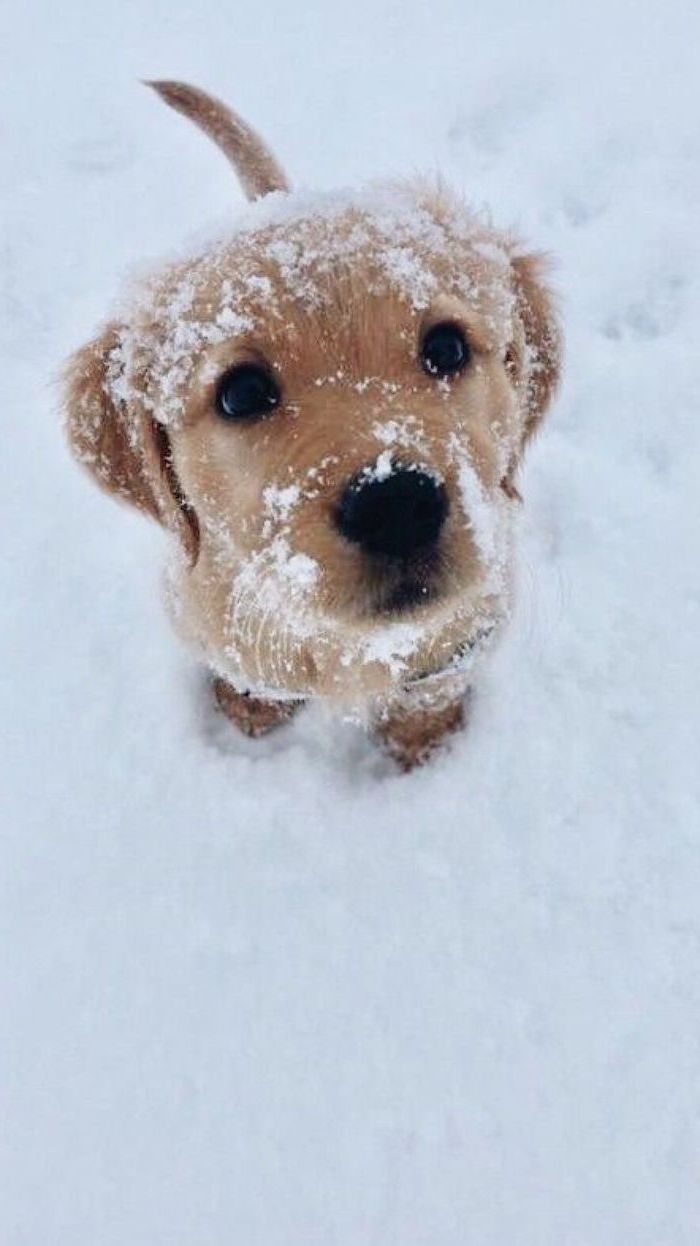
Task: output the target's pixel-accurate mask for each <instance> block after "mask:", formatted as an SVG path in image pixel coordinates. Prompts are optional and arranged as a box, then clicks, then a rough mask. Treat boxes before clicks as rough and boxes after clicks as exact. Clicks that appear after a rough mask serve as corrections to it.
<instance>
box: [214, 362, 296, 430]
mask: <svg viewBox="0 0 700 1246" xmlns="http://www.w3.org/2000/svg"><path fill="white" fill-rule="evenodd" d="M279 401H280V391H279V388H278V385H277V382H276V381H275V379H274V377H273V376H271V375H270V373H269V372H267V371H266V370H265V368H261V367H259V366H258V364H255V363H242V364H239V365H238V367H236V368H231V370H230V371H229V372H226V373H224V375H223V376H222V378H221V380H220V381H219V384H218V387H217V390H216V409H217V411H218V413H219V415H220V416H221V417H222V419H224V420H241V421H247V420H259V419H262V418H263V417H264V416H266V415H269V414H270V412H271V411H273V410H274V408H275V407H276V406H278V405H279Z"/></svg>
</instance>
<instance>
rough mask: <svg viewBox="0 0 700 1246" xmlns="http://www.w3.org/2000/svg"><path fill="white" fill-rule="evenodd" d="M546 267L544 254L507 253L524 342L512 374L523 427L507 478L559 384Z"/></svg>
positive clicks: (558, 332) (554, 323)
mask: <svg viewBox="0 0 700 1246" xmlns="http://www.w3.org/2000/svg"><path fill="white" fill-rule="evenodd" d="M547 268H548V264H547V259H546V257H545V256H542V255H537V254H531V255H523V254H521V253H513V254H512V255H511V271H512V274H513V288H514V292H515V309H516V315H517V316H518V319H519V320H520V324H521V326H522V332H523V338H524V344H525V349H524V358H523V359H522V360H521V361H520V366H519V367H517V375H516V384H517V385H518V387H519V388H521V391H522V402H523V415H524V426H523V434H522V440H521V443H520V448H519V451H518V453H517V454H516V456H515V457H516V461H515V462H514V463H513V465H512V468H511V470H510V471H509V473H508V479H510V477H511V475H512V473H513V471H514V470H515V468H516V467H517V463H518V462H519V460H520V458H521V457H522V453H523V450H524V448H525V446H526V444H527V442H528V441H529V440H530V438H531V437H532V435H533V433H534V432H535V431H536V429H537V428H538V426H539V424H540V423H541V421H542V419H543V417H544V415H545V412H546V411H547V408H548V407H549V404H550V402H551V401H552V398H553V397H554V393H555V391H556V388H557V385H558V383H559V372H560V366H561V348H562V339H561V330H560V327H559V319H558V316H557V311H556V306H555V300H554V295H553V293H552V290H551V289H550V287H549V284H548V282H547Z"/></svg>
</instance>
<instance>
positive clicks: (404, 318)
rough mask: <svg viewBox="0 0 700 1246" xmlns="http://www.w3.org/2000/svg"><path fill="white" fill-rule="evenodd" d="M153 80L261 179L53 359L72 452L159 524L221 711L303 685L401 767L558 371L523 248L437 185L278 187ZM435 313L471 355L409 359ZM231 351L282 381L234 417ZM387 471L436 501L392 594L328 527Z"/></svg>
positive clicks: (200, 109) (471, 647)
mask: <svg viewBox="0 0 700 1246" xmlns="http://www.w3.org/2000/svg"><path fill="white" fill-rule="evenodd" d="M156 86H157V89H158V90H159V92H160V94H161V95H162V96H163V97H164V98H165V99H166V100H167V102H168V103H170V104H172V105H173V106H174V107H176V108H178V109H179V111H181V112H185V113H186V114H187V115H189V116H191V117H192V118H193V119H194V120H195V121H196V122H197V124H199V125H200V126H201V127H202V128H203V129H205V130H206V131H207V132H208V133H209V134H210V135H212V136H213V137H214V139H215V141H216V142H217V143H218V144H219V145H220V146H221V147H222V148H223V149H224V150H225V151H227V153H228V154H229V156H230V157H231V158H232V159H233V160H234V162H235V163H236V164H237V167H238V169H239V173H241V176H242V180H243V183H244V185H245V186H246V188H247V191H248V194H249V197H251V198H255V197H258V196H261V195H263V194H265V193H266V192H267V191H269V190H275V189H277V190H279V191H280V192H282V193H280V194H278V195H274V196H273V199H272V200H266V201H265V202H264V203H263V204H261V205H260V206H259V207H258V206H257V205H256V209H254V210H253V211H252V214H251V215H250V217H249V218H248V219H245V218H244V219H243V221H242V222H241V224H240V225H239V226H238V227H237V228H236V229H234V230H233V231H232V233H231V235H230V236H229V237H228V238H225V239H223V240H217V241H216V242H213V243H212V244H211V245H210V246H208V247H206V248H204V249H203V250H202V251H200V252H199V253H198V254H196V255H194V256H192V257H190V258H187V259H185V260H183V261H180V262H177V263H174V264H171V265H169V266H167V267H165V268H164V269H162V270H161V271H159V272H157V273H155V274H154V275H153V276H151V277H150V278H148V279H147V280H146V281H145V282H143V283H142V285H141V286H140V288H139V289H138V290H137V291H135V292H134V294H133V295H132V298H131V301H130V304H129V306H128V309H127V311H126V312H125V313H124V314H123V315H121V316H119V317H116V318H114V319H113V320H112V321H111V322H110V323H109V324H108V326H107V327H106V328H105V329H104V330H103V331H102V332H101V333H100V334H99V336H98V337H97V338H96V339H95V340H94V341H93V342H91V343H89V344H88V345H87V346H86V347H84V348H83V349H82V350H81V351H79V352H78V353H77V354H76V355H75V356H74V357H73V359H72V360H71V361H70V364H69V367H68V371H67V391H66V392H67V400H66V406H67V414H68V434H69V438H70V441H71V445H72V447H73V449H74V451H75V453H76V455H77V457H78V459H79V460H80V461H81V462H82V463H83V464H84V465H85V466H86V467H87V468H88V469H89V470H90V472H91V473H92V474H93V476H94V477H95V478H96V479H97V481H98V482H99V483H100V484H101V485H102V486H103V487H104V488H106V489H107V490H109V491H111V492H113V493H116V494H117V495H118V496H120V497H122V498H124V499H125V500H127V501H129V502H131V503H132V504H133V505H135V506H137V507H139V508H140V509H141V510H142V511H144V512H146V513H147V514H150V515H151V516H152V517H153V518H155V519H157V520H158V521H159V522H160V523H161V524H163V525H164V526H165V527H166V528H168V529H169V531H170V532H172V533H173V535H174V536H175V537H176V539H177V546H178V548H179V549H180V551H181V555H180V557H179V559H177V560H176V563H175V565H174V567H173V570H172V573H171V578H170V584H171V591H170V598H171V603H172V608H173V609H172V612H173V617H174V619H175V622H176V625H177V627H178V629H179V631H180V632H181V634H182V635H183V636H185V637H186V639H187V640H188V641H189V642H190V643H192V644H193V645H194V646H195V647H196V648H197V649H198V651H199V652H200V654H201V655H202V656H203V658H204V660H205V661H206V662H207V663H208V665H209V666H210V668H211V669H212V671H213V672H214V673H215V674H216V676H217V678H218V680H219V681H220V683H219V685H218V687H219V692H218V699H219V702H220V704H221V703H225V708H226V712H228V713H229V715H230V716H231V717H233V718H234V719H236V718H237V715H238V718H239V721H240V722H241V725H242V726H243V727H244V729H248V728H246V726H245V723H246V722H248V721H249V719H250V714H249V710H250V704H251V703H257V704H260V702H261V701H262V702H267V703H268V704H269V705H270V706H271V707H272V706H274V704H275V703H280V702H283V701H291V702H295V701H299V700H302V699H304V698H307V697H309V696H323V697H325V698H329V699H332V700H334V701H336V702H337V703H339V704H342V705H345V706H351V707H353V708H355V709H359V710H360V711H361V712H364V713H365V714H369V715H370V716H371V717H373V718H374V719H375V720H376V721H378V722H380V723H381V734H382V735H383V736H384V738H386V739H389V738H390V737H392V729H391V724H392V723H394V724H395V726H394V730H393V738H395V739H396V740H398V741H399V743H398V744H397V747H396V749H395V750H394V751H395V752H396V753H397V755H398V753H401V760H402V764H404V765H407V764H411V763H412V761H413V762H414V761H418V760H421V759H422V758H423V756H424V755H425V754H427V753H428V752H429V751H430V748H431V746H432V743H433V742H434V737H435V738H437V737H438V736H439V735H440V734H442V733H444V732H445V731H447V730H451V729H454V728H455V726H456V725H457V724H458V723H459V722H460V721H461V714H460V712H459V711H458V709H456V708H453V710H450V709H449V704H452V706H453V707H454V706H457V705H458V704H459V700H460V697H461V696H462V694H463V692H464V689H465V687H466V686H467V684H468V682H469V678H470V676H469V674H468V672H469V668H470V665H471V664H472V662H473V660H474V659H475V657H476V654H477V652H478V650H479V648H480V645H481V642H482V640H483V639H484V638H485V637H486V636H487V635H489V634H490V633H491V632H492V631H493V630H494V629H495V628H496V627H497V626H498V624H499V623H500V622H501V620H502V618H503V617H504V615H505V614H506V612H507V606H508V597H509V580H510V568H511V562H512V553H511V546H510V528H511V513H512V508H513V505H514V499H516V498H517V496H518V494H517V488H516V486H515V482H514V477H515V474H516V472H517V469H518V466H519V464H520V462H521V459H522V454H523V450H524V447H525V445H526V443H527V441H528V440H529V438H530V437H531V436H532V434H533V432H534V431H535V429H536V427H537V426H538V424H539V422H540V420H541V419H542V417H543V414H544V412H545V410H546V408H547V406H548V404H549V402H550V400H551V397H552V393H553V391H554V388H555V386H556V382H557V378H558V369H559V330H558V326H557V321H556V317H555V314H554V311H553V308H552V298H551V294H550V291H549V289H548V286H547V282H546V275H545V265H544V261H543V260H542V258H541V257H540V256H538V255H532V254H529V253H527V252H525V251H524V250H523V249H522V247H521V246H520V245H519V244H518V243H517V241H516V240H515V239H513V238H511V237H509V236H504V235H501V234H498V233H497V232H496V231H494V230H493V229H492V228H491V227H490V226H488V225H487V224H484V222H483V221H480V220H479V219H478V218H476V217H474V216H473V215H472V214H470V212H469V211H468V209H467V208H466V207H465V205H463V204H462V203H461V202H460V201H459V200H458V199H456V198H455V197H453V196H451V195H450V194H448V193H447V192H446V191H445V190H444V189H443V188H441V187H430V186H427V185H425V184H422V183H417V184H409V185H407V186H400V187H388V188H383V189H381V188H380V189H378V190H376V191H371V192H368V193H367V194H366V195H363V194H357V195H348V196H341V197H336V198H333V197H331V196H319V197H317V198H316V199H313V198H312V199H311V200H306V199H304V198H303V197H299V198H298V199H297V198H296V197H295V196H293V195H290V194H288V193H286V181H285V178H284V175H283V174H282V172H281V171H280V170H279V167H278V165H277V164H276V162H275V161H274V158H273V157H272V156H270V154H269V153H268V152H267V151H266V149H265V148H264V145H263V144H262V142H261V140H260V139H259V138H258V137H257V135H255V134H254V132H253V131H252V130H250V128H249V127H247V126H246V125H245V123H243V122H241V121H240V119H238V118H236V117H235V115H234V114H231V113H230V112H229V111H228V110H226V109H225V108H224V106H223V105H221V104H219V102H218V101H215V100H211V99H210V98H209V97H207V96H204V95H203V93H201V92H197V91H195V90H194V89H193V88H189V87H185V86H183V85H182V84H174V83H168V84H156ZM444 322H449V323H450V324H456V325H458V326H459V327H460V329H461V330H462V331H463V333H464V334H465V336H466V339H467V341H468V343H469V346H470V350H471V360H470V363H469V366H468V367H467V368H466V370H465V371H464V373H463V374H462V375H460V376H458V377H455V378H453V379H452V380H450V381H438V380H436V379H435V377H434V376H431V375H428V374H427V373H426V372H425V371H423V370H422V369H421V367H420V366H419V364H418V362H417V354H418V350H419V343H420V341H421V339H422V337H423V335H424V334H425V332H426V331H427V330H428V329H429V328H430V327H431V326H434V325H436V324H438V323H444ZM250 362H253V363H260V364H263V363H264V365H265V366H266V367H267V368H269V369H270V370H272V372H273V373H274V376H275V378H276V380H277V381H278V383H279V385H280V388H281V393H282V400H281V403H280V406H279V407H278V409H276V410H275V411H274V412H273V413H272V414H271V415H270V416H269V417H268V418H265V419H262V420H260V421H259V422H257V423H251V424H249V425H246V426H232V425H231V424H230V423H227V422H226V421H224V420H222V419H221V418H220V416H219V415H218V414H217V411H216V409H215V395H216V388H217V384H218V381H219V378H220V377H221V376H222V374H224V373H225V372H226V371H227V370H228V369H230V368H231V367H232V366H234V365H236V364H239V363H250ZM397 464H398V465H409V466H416V465H417V466H419V467H420V469H421V470H424V471H429V472H430V473H432V474H434V476H435V478H436V479H439V480H440V481H441V482H443V483H444V487H445V489H446V491H447V496H448V498H449V501H450V508H449V515H448V518H447V521H446V524H445V528H444V531H443V533H442V536H441V539H440V549H439V558H437V559H434V560H433V562H432V564H431V568H430V573H429V576H430V585H431V598H430V600H429V601H427V602H426V604H421V605H420V606H417V607H414V608H413V609H412V610H408V611H405V612H403V613H397V612H395V611H394V612H393V613H392V611H391V610H390V609H389V608H388V607H387V603H388V602H389V601H390V600H391V594H392V590H393V588H394V587H395V584H396V580H397V577H399V576H400V575H401V571H400V569H398V568H397V567H395V566H393V567H392V566H391V565H389V564H386V563H385V564H383V565H378V564H377V563H376V560H374V562H373V561H372V560H370V559H368V558H367V557H366V556H365V555H364V554H363V553H362V551H361V550H360V549H358V547H357V546H355V545H352V544H350V543H349V542H348V541H346V540H344V539H343V537H342V536H341V535H340V534H339V532H338V530H337V526H336V525H335V523H334V514H335V512H336V509H337V505H338V498H339V497H340V495H341V494H342V491H343V489H344V488H345V486H346V485H347V484H348V482H349V481H350V480H352V479H353V478H356V477H357V476H358V474H361V473H368V472H369V473H371V472H374V473H375V474H380V473H381V472H386V471H389V470H391V469H392V468H394V467H395V466H396V465H397ZM418 574H423V571H422V570H421V568H420V567H419V570H418ZM425 574H426V577H427V576H428V572H427V570H426V571H425ZM458 656H459V660H457V657H458ZM443 671H444V672H445V676H444V678H442V677H441V674H440V673H441V672H443ZM221 681H223V686H224V687H225V686H229V687H230V688H231V690H232V691H231V696H230V697H229V698H228V700H227V699H226V697H225V695H224V694H223V693H222V692H221V687H222V684H221ZM416 681H419V683H420V686H421V689H422V690H424V691H422V693H421V704H420V706H419V708H418V709H417V708H416V703H415V698H414V697H413V696H412V693H411V691H410V690H411V688H413V687H415V686H416ZM445 689H448V690H449V695H448V696H447V698H446V696H445ZM234 690H236V691H234ZM251 692H252V693H253V694H255V695H254V697H253V698H252V702H251V700H250V699H249V700H248V701H246V700H245V697H243V696H242V695H241V694H250V693H251ZM430 696H432V697H433V700H434V703H435V705H436V706H437V709H436V710H435V712H434V713H432V714H430V713H428V712H427V711H426V704H427V698H429V697H430ZM446 705H447V706H448V708H445V706H446ZM402 707H403V708H402ZM239 710H240V714H242V715H243V718H244V719H245V721H243V719H241V717H240V714H238V711H239ZM402 714H403V719H402ZM286 716H287V715H283V714H280V715H277V716H276V715H275V713H274V712H272V711H271V712H270V714H267V715H266V714H265V713H261V714H259V715H258V719H256V721H258V720H259V722H260V723H261V724H263V726H262V727H261V728H260V729H264V727H265V726H271V725H273V724H274V722H275V721H277V720H278V718H280V717H286ZM429 720H430V724H431V725H426V724H428V722H429ZM401 722H403V725H402V726H399V724H400V723H401ZM407 722H410V724H412V725H409V726H407V725H406V723H407ZM421 724H423V727H421ZM436 724H437V725H436ZM256 733H259V732H258V730H257V729H256Z"/></svg>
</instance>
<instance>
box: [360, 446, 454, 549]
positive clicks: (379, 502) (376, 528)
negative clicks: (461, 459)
mask: <svg viewBox="0 0 700 1246" xmlns="http://www.w3.org/2000/svg"><path fill="white" fill-rule="evenodd" d="M448 510H449V502H448V498H447V491H446V489H445V486H444V485H443V484H442V483H441V482H440V481H439V480H436V479H435V477H434V476H433V475H432V474H430V473H429V472H427V471H425V470H422V469H420V468H417V467H396V468H394V469H393V470H392V471H391V473H390V474H388V475H386V476H383V477H377V476H376V474H374V475H373V474H372V473H371V472H361V473H360V474H359V475H358V476H356V477H355V478H354V479H353V480H351V481H350V483H349V485H348V486H347V487H346V489H345V491H344V492H343V494H342V497H341V499H340V503H339V505H338V508H337V511H336V515H335V520H336V525H337V528H338V531H339V532H340V533H341V535H342V536H344V537H345V539H346V540H347V541H351V542H352V543H353V544H354V545H358V546H359V547H360V549H361V550H362V551H363V552H364V553H366V554H372V555H379V556H383V557H385V558H392V559H400V560H407V559H410V558H412V557H413V556H415V555H418V554H420V553H422V552H423V551H427V550H429V549H430V548H431V547H432V546H434V545H435V544H436V543H437V541H438V538H439V536H440V533H441V531H442V528H443V525H444V523H445V520H446V519H447V514H448Z"/></svg>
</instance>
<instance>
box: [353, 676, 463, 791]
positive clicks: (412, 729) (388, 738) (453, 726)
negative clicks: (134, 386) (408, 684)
mask: <svg viewBox="0 0 700 1246" xmlns="http://www.w3.org/2000/svg"><path fill="white" fill-rule="evenodd" d="M470 693H471V689H468V688H467V689H464V688H460V689H457V690H455V689H452V690H451V691H450V692H448V691H447V690H445V691H444V692H441V693H440V694H438V695H434V694H433V695H425V694H421V695H416V694H415V692H412V691H411V692H408V693H407V694H406V695H405V696H404V697H402V698H397V699H396V700H393V701H391V702H390V703H389V704H388V705H386V706H385V707H384V708H383V709H382V710H381V711H380V713H379V714H378V715H377V718H376V720H375V732H376V734H377V736H378V737H379V739H380V740H381V741H382V743H383V744H384V747H385V748H386V751H387V752H388V753H389V754H390V756H391V757H393V759H394V761H395V762H396V763H397V765H398V766H399V767H400V768H401V770H404V771H409V770H413V769H414V767H415V766H422V765H423V764H424V762H426V761H428V760H429V759H430V758H431V757H432V755H433V753H435V751H436V750H437V749H438V748H440V746H441V745H442V744H444V743H445V741H446V738H447V737H448V736H450V735H452V734H453V733H454V732H455V731H461V730H462V728H463V727H464V726H465V724H466V721H467V714H468V709H469V699H470Z"/></svg>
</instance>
